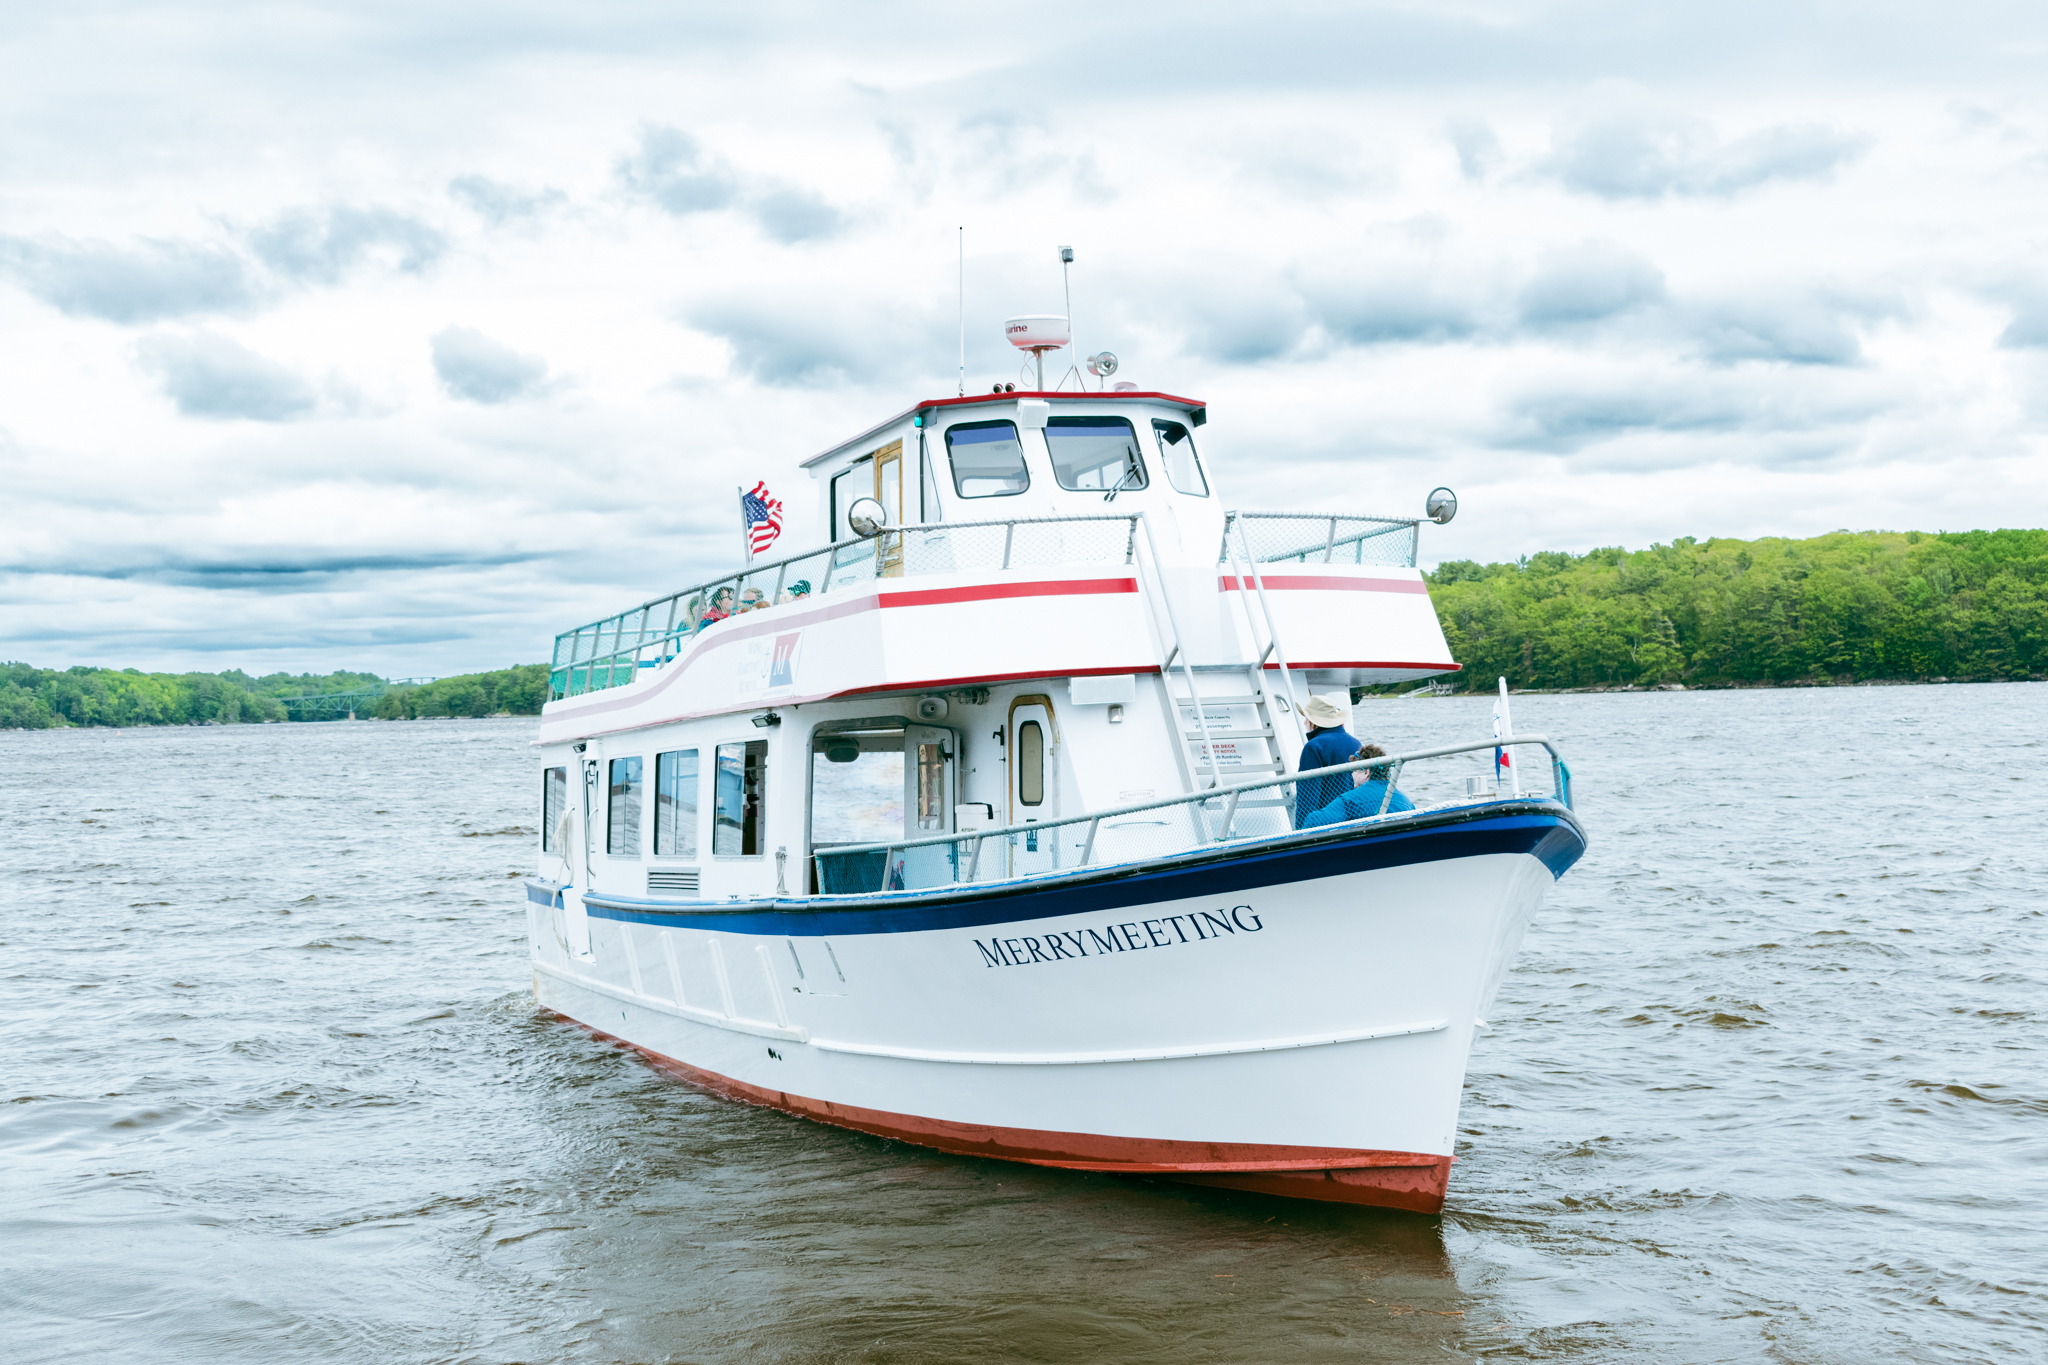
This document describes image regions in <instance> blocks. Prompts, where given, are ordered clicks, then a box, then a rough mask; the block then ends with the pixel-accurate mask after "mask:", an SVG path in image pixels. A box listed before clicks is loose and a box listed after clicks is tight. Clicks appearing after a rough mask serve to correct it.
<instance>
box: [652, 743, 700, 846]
mask: <svg viewBox="0 0 2048 1365" xmlns="http://www.w3.org/2000/svg"><path fill="white" fill-rule="evenodd" d="M654 856H655V857H657V858H694V857H696V856H697V751H696V750H695V749H680V750H677V751H676V752H674V753H667V754H656V755H655V756H654Z"/></svg>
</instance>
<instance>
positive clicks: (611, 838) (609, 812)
mask: <svg viewBox="0 0 2048 1365" xmlns="http://www.w3.org/2000/svg"><path fill="white" fill-rule="evenodd" d="M641 786H642V783H641V780H640V760H639V759H638V758H615V759H613V760H612V780H611V787H610V792H609V800H608V803H607V808H606V819H605V835H604V851H605V852H606V853H608V854H610V855H611V856H612V857H614V858H637V857H639V856H640V798H641Z"/></svg>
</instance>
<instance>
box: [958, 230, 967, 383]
mask: <svg viewBox="0 0 2048 1365" xmlns="http://www.w3.org/2000/svg"><path fill="white" fill-rule="evenodd" d="M958 297H959V300H960V396H961V397H962V398H965V397H966V396H967V227H966V225H965V224H964V223H963V224H962V225H961V227H960V279H959V289H958Z"/></svg>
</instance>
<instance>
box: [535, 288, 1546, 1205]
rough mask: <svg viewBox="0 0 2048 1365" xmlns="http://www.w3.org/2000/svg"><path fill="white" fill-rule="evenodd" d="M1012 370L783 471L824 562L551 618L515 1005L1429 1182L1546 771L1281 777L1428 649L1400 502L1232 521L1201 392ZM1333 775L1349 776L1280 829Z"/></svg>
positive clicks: (856, 1111)
mask: <svg viewBox="0 0 2048 1365" xmlns="http://www.w3.org/2000/svg"><path fill="white" fill-rule="evenodd" d="M1028 321H1029V323H1031V324H1032V325H1033V326H1036V327H1037V328H1038V331H1036V332H1033V331H1032V330H1031V327H1029V326H1027V328H1026V329H1025V338H1024V341H1022V342H1020V343H1019V344H1028V343H1030V342H1034V341H1036V342H1038V343H1040V345H1041V347H1042V346H1043V343H1044V341H1045V337H1044V336H1043V332H1044V330H1045V327H1044V324H1045V323H1046V322H1047V320H1044V319H1036V320H1028ZM1051 321H1052V322H1059V321H1060V320H1057V319H1054V320H1051ZM1012 335H1013V338H1014V337H1015V336H1016V329H1015V327H1014V326H1013V328H1012ZM1064 341H1065V338H1064V337H1063V336H1061V337H1059V338H1058V339H1057V344H1064ZM1040 353H1041V355H1042V354H1043V349H1041V351H1040ZM1040 383H1041V387H1040V388H1038V389H1036V390H1032V391H1026V392H1015V391H1008V390H1004V391H998V392H995V393H991V394H988V395H975V396H959V397H953V398H942V399H933V400H928V401H925V402H921V403H918V404H917V405H915V406H913V407H911V408H908V409H905V410H904V411H903V412H901V413H899V414H897V415H896V416H894V417H892V418H890V419H888V420H887V421H884V422H881V423H878V424H877V425H875V426H873V427H871V428H869V429H868V430H866V431H864V432H862V433H861V434H860V435H859V436H857V437H855V438H853V439H851V440H849V441H847V442H845V443H843V444H841V445H838V446H835V447H833V448H832V449H830V450H827V451H825V452H824V453H822V454H820V455H818V456H816V457H814V458H813V459H811V460H809V461H807V462H806V465H805V467H806V468H807V469H809V470H810V471H811V472H812V473H813V474H814V475H815V476H816V477H817V478H818V479H819V480H821V482H822V483H823V485H824V488H823V492H824V494H825V496H824V497H823V498H822V499H821V501H822V503H823V508H824V519H825V522H826V525H825V527H824V528H823V529H824V540H825V542H826V543H825V544H824V546H823V547H822V548H820V549H816V550H813V551H809V552H807V553H805V554H801V555H797V556H793V557H789V558H783V559H774V560H757V561H756V562H754V563H751V564H750V565H748V566H747V567H746V568H745V569H743V570H741V571H739V572H736V573H734V574H732V575H729V576H727V577H725V578H722V579H718V580H714V581H712V582H709V583H704V584H700V585H697V586H694V587H691V588H688V589H685V590H683V591H681V592H677V593H672V594H670V595H668V596H665V597H661V598H657V599H654V600H652V601H650V602H647V603H644V604H642V605H640V606H638V607H635V608H633V609H632V610H631V611H628V612H624V613H621V614H619V615H617V616H612V617H608V618H606V619H604V620H602V621H598V622H595V623H593V624H591V625H588V626H584V627H582V628H580V629H577V630H574V631H569V632H565V633H564V634H563V635H561V636H560V637H558V638H557V640H556V647H555V656H554V666H553V675H552V676H553V682H552V696H553V699H552V700H551V701H550V702H549V703H548V705H547V706H546V708H545V709H544V711H543V713H542V720H541V730H540V737H539V740H538V749H539V754H540V767H541V770H542V771H541V777H542V792H541V802H542V821H541V828H542V836H541V850H540V865H539V869H538V876H537V877H536V878H535V879H534V880H533V881H532V882H530V883H529V884H528V899H529V907H528V909H529V919H530V931H531V939H532V949H533V968H534V990H535V995H536V997H537V998H538V1000H539V1001H540V1003H541V1004H542V1005H544V1006H545V1007H547V1008H549V1009H551V1010H554V1011H557V1012H559V1013H561V1014H563V1015H566V1016H568V1017H569V1018H571V1019H574V1020H576V1021H578V1022H580V1023H582V1024H584V1025H585V1026H587V1027H589V1028H592V1029H594V1030H597V1031H600V1032H602V1033H605V1034H607V1035H611V1036H613V1037H616V1038H619V1039H621V1040H623V1041H625V1042H627V1043H630V1044H632V1045H633V1046H635V1047H638V1048H640V1049H641V1050H643V1051H644V1052H646V1053H648V1054H649V1055H650V1056H652V1057H654V1058H656V1059H657V1060H659V1061H660V1062H661V1063H663V1064H664V1065H667V1066H669V1067H671V1068H673V1069H675V1070H676V1071H678V1072H680V1073H681V1074H683V1075H685V1076H687V1077H689V1078H691V1079H693V1080H695V1081H697V1082H699V1083H701V1084H703V1085H706V1086H709V1087H711V1088H713V1089H715V1090H717V1091H719V1092H721V1093H723V1094H726V1095H729V1096H732V1097H734V1098H738V1099H744V1100H749V1101H752V1102H754V1103H759V1104H766V1105H770V1106H773V1107H775V1108H778V1109H783V1110H786V1111H788V1112H791V1113H795V1114H802V1115H805V1116H807V1117H811V1118H816V1119H820V1120H822V1121H825V1122H828V1123H834V1124H839V1125H842V1126H845V1127H850V1128H857V1129H860V1130H863V1131H866V1132H871V1133H876V1134H881V1135H884V1136H889V1137H896V1138H901V1139H903V1140H905V1141H908V1142H914V1143H919V1144H922V1145H925V1146H930V1147H936V1148H940V1149H942V1150H946V1151H952V1152H959V1153H966V1154H972V1155H979V1156H987V1157H997V1158H1002V1159H1006V1160H1013V1161H1023V1162H1030V1163H1034V1164H1039V1165H1049V1166H1061V1167H1067V1168H1070V1169H1079V1170H1096V1171H1116V1172H1124V1173H1131V1174H1146V1175H1155V1176H1167V1177H1172V1178H1174V1179H1179V1180H1188V1181H1195V1182H1199V1183H1208V1184H1216V1185H1228V1186H1233V1187H1237V1188H1241V1189H1252V1190H1262V1191H1267V1192H1271V1193H1276V1194H1287V1195H1297V1196H1301V1197H1306V1198H1312V1199H1326V1200H1338V1201H1343V1202H1350V1203H1359V1204H1376V1205H1383V1206H1389V1207H1395V1208H1403V1209H1414V1210H1420V1211H1434V1210H1436V1209H1439V1208H1440V1207H1441V1206H1442V1203H1443V1198H1444V1192H1445V1187H1446V1182H1447V1180H1448V1178H1449V1172H1450V1165H1451V1159H1452V1156H1451V1154H1452V1150H1453V1146H1454V1142H1455V1131H1456V1119H1457V1111H1458V1100H1459V1093H1460V1091H1461V1089H1462V1086H1463V1081H1464V1071H1465V1064H1466V1058H1467V1056H1468V1054H1469V1051H1470V1047H1471V1042H1472V1037H1473V1033H1474V1030H1475V1028H1476V1027H1477V1026H1478V1025H1479V1024H1480V1023H1482V1022H1483V1019H1484V1016H1485V1012H1486V1009H1487V1007H1488V1004H1489V1002H1490V1001H1491V1000H1492V998H1493V995H1494V992H1495V991H1496V990H1497V988H1498V987H1499V985H1500V982H1501V978H1502V976H1503V975H1504V974H1505V972H1506V970H1507V967H1508V965H1509V962H1510V961H1511V959H1512V957H1513V955H1514V953H1515V951H1516V948H1517V945H1518V944H1519V942H1520V939H1521V935H1522V931H1523V928H1524V926H1525V925H1526V924H1527V922H1528V919H1529V917H1530V915H1531V914H1532V913H1533V912H1534V910H1535V909H1536V907H1537V906H1538V905H1539V904H1540V903H1541V901H1542V898H1543V895H1544V893H1545V892H1546V890H1547V889H1548V888H1549V886H1550V884H1551V882H1552V881H1553V880H1554V879H1555V878H1556V877H1558V876H1561V875H1563V873H1564V871H1565V870H1566V869H1567V868H1569V867H1570V866H1571V865H1572V863H1573V862H1575V861H1576V860H1577V858H1578V857H1579V856H1580V854H1581V853H1582V852H1583V851H1584V848H1585V837H1584V832H1583V830H1582V828H1581V826H1580V824H1579V822H1578V820H1577V818H1576V817H1575V816H1574V815H1573V814H1572V812H1571V809H1570V790H1569V774H1568V772H1567V771H1566V769H1565V767H1564V764H1563V762H1562V760H1561V759H1560V758H1559V757H1558V756H1557V754H1556V751H1555V750H1554V748H1552V746H1550V744H1549V742H1548V741H1547V740H1545V739H1544V738H1543V737H1542V736H1519V737H1517V736H1505V737H1497V736H1488V737H1482V738H1477V739H1474V740H1472V741H1470V742H1467V743H1462V744H1449V745H1446V746H1442V747H1438V748H1432V749H1428V750H1424V751H1419V752H1414V753H1409V754H1397V755H1391V756H1383V757H1378V758H1374V759H1371V760H1368V761H1365V762H1354V763H1349V764H1344V765H1341V766H1339V767H1334V768H1332V767H1318V768H1316V769H1315V770H1314V771H1312V772H1310V773H1308V774H1306V775H1304V774H1303V773H1300V772H1298V771H1296V766H1295V765H1296V762H1297V757H1298V755H1299V754H1300V752H1301V749H1302V746H1303V744H1304V743H1305V741H1306V740H1307V738H1308V730H1307V728H1306V726H1305V724H1304V720H1303V712H1304V706H1305V703H1306V702H1307V701H1308V700H1309V698H1310V694H1311V692H1312V691H1314V692H1317V693H1321V694H1323V695H1325V696H1326V697H1327V696H1329V695H1333V694H1335V695H1338V696H1339V698H1340V700H1341V699H1342V694H1343V693H1344V692H1345V691H1346V690H1348V689H1349V688H1351V687H1354V686H1357V685H1360V684H1366V683H1382V682H1395V681H1401V680H1405V679H1419V678H1425V677H1429V676H1432V675H1437V674H1441V673H1445V672H1449V671H1452V670H1454V669H1455V668H1456V667H1457V665H1456V664H1455V663H1453V662H1452V661H1451V660H1450V658H1449V651H1448V649H1447V648H1446V646H1445V643H1444V639H1443V636H1442V633H1441V631H1440V630H1439V628H1438V626H1437V622H1436V617H1435V613H1434V611H1433V609H1432V607H1431V605H1430V601H1429V597H1428V590H1427V587H1426V585H1425V584H1424V582H1423V579H1422V576H1421V574H1420V573H1419V572H1418V571H1417V569H1416V567H1415V562H1416V549H1417V543H1418V539H1419V535H1420V522H1419V520H1417V519H1402V518H1390V517H1373V516H1354V515H1348V514H1328V513H1315V514H1284V513H1259V512H1231V511H1226V510H1225V509H1224V508H1223V506H1222V504H1221V502H1220V501H1219V499H1218V498H1217V496H1216V494H1215V492H1214V490H1213V488H1212V487H1211V484H1210V481H1209V475H1208V471H1207V470H1206V469H1205V467H1204V465H1203V462H1202V459H1201V457H1200V456H1199V455H1198V454H1197V451H1196V440H1195V433H1196V432H1197V431H1198V430H1200V428H1201V427H1202V426H1203V425H1204V424H1205V423H1206V421H1207V417H1208V409H1207V407H1206V405H1205V404H1203V403H1201V402H1200V401H1197V400H1194V399H1189V398H1183V397H1179V396H1176V395H1173V394H1168V393H1162V392H1149V391H1139V390H1137V389H1136V388H1135V387H1133V386H1130V385H1127V384H1126V385H1118V386H1117V387H1116V388H1115V389H1111V388H1109V387H1108V386H1107V382H1106V378H1105V383H1104V386H1103V387H1101V388H1098V389H1094V390H1089V389H1086V388H1082V389H1079V390H1067V391H1046V390H1045V389H1043V387H1042V380H1041V381H1040ZM751 496H753V497H755V500H756V501H755V503H754V504H753V506H754V509H755V513H756V515H755V516H754V517H753V518H752V519H753V520H755V521H757V522H759V521H761V520H763V519H764V518H770V519H772V510H771V509H769V508H768V507H767V504H766V502H765V497H766V494H765V490H764V489H760V488H757V489H756V493H755V494H754V495H751ZM1451 505H1453V506H1454V504H1451ZM1438 515H1440V516H1442V519H1448V517H1447V516H1443V514H1441V513H1439V514H1438ZM1518 745H1519V746H1522V747H1521V749H1520V750H1519V753H1520V754H1521V755H1522V756H1524V757H1527V756H1531V755H1533V754H1534V753H1535V752H1536V751H1537V750H1539V749H1540V750H1543V751H1545V753H1546V757H1547V758H1548V760H1549V761H1548V762H1547V763H1544V764H1540V765H1539V766H1540V767H1541V769H1542V770H1543V771H1544V774H1545V781H1546V786H1547V790H1546V791H1545V792H1544V793H1542V794H1535V793H1533V792H1532V793H1528V794H1524V793H1523V792H1522V791H1521V790H1520V783H1521V781H1522V780H1523V779H1522V773H1523V770H1524V769H1523V765H1522V764H1520V763H1514V764H1511V765H1510V766H1508V767H1506V768H1501V767H1499V766H1498V763H1497V760H1496V753H1497V752H1505V753H1510V754H1512V753H1516V752H1517V750H1516V746H1518ZM1497 772H1498V773H1505V774H1506V775H1505V776H1500V777H1496V776H1495V775H1494V774H1496V773H1497ZM1353 774H1361V775H1364V776H1370V777H1377V778H1380V779H1382V782H1381V785H1380V786H1377V787H1370V788H1360V789H1358V790H1360V791H1361V792H1377V791H1384V792H1385V793H1387V795H1386V796H1385V797H1381V798H1377V804H1375V803H1374V802H1373V801H1367V802H1365V803H1364V807H1361V808H1360V809H1359V810H1357V811H1355V812H1354V811H1350V810H1349V808H1348V807H1347V808H1346V812H1345V813H1346V814H1348V815H1350V816H1351V817H1352V818H1342V819H1338V820H1336V821H1335V822H1334V823H1328V824H1320V825H1313V826H1309V827H1298V826H1301V825H1302V824H1303V822H1304V821H1306V820H1307V819H1308V817H1309V816H1310V814H1311V811H1312V810H1313V809H1317V808H1320V807H1322V806H1323V805H1324V803H1325V801H1326V800H1327V799H1328V798H1329V797H1330V796H1331V795H1332V794H1335V793H1342V792H1345V791H1349V790H1351V788H1350V783H1351V781H1352V777H1353ZM1333 778H1335V779H1336V780H1335V781H1332V779H1333ZM1397 786H1399V787H1402V788H1403V789H1404V790H1406V791H1408V792H1410V793H1412V794H1414V795H1415V796H1416V798H1417V802H1416V807H1415V809H1412V810H1399V811H1397V810H1394V809H1393V808H1392V807H1393V805H1394V804H1395V803H1394V802H1393V801H1392V797H1391V793H1392V792H1393V791H1394V790H1395V789H1396V787H1397ZM1354 804H1356V802H1355V801H1354Z"/></svg>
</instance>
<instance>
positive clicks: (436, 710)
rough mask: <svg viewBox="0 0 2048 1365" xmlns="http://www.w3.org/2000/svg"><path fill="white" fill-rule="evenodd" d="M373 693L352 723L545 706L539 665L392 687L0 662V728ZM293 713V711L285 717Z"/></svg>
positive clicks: (119, 720)
mask: <svg viewBox="0 0 2048 1365" xmlns="http://www.w3.org/2000/svg"><path fill="white" fill-rule="evenodd" d="M352 692H361V693H374V695H366V696H364V697H362V698H361V699H360V702H359V703H357V704H355V705H356V709H355V714H356V715H357V716H358V717H362V718H370V717H374V718H376V719H378V720H418V719H422V718H427V717H434V716H497V715H514V716H537V715H539V714H540V707H541V703H542V702H544V701H546V700H547V695H548V669H547V665H546V664H521V665H518V666H516V667H513V668H501V669H497V670H495V671H493V672H489V673H467V674H464V675H462V676H460V677H455V678H439V679H436V680H435V681H433V682H430V683H417V684H415V683H405V682H400V683H393V682H390V681H389V680H387V679H384V678H380V677H378V676H376V675H375V674H372V673H348V672H335V673H326V674H314V673H300V674H291V673H272V674H269V675H267V676H265V677H261V678H252V677H250V676H249V675H248V674H246V673H244V672H242V671H241V670H240V669H230V670H229V671H228V672H225V673H144V672H142V671H141V670H140V669H134V668H124V669H114V668H87V667H78V668H66V669H48V668H34V667H31V666H30V665H28V664H23V663H7V664H0V730H24V729H25V730H45V729H50V728H52V727H55V726H66V725H113V726H130V725H238V724H249V723H253V722H261V721H283V720H294V719H299V718H301V717H303V716H306V715H308V714H309V713H310V714H311V715H315V716H318V717H319V718H322V719H332V718H334V717H336V716H339V715H346V714H347V711H345V710H334V709H327V710H324V711H311V712H309V708H291V707H287V706H286V705H285V703H284V701H283V698H287V697H292V698H296V697H304V696H333V695H336V694H341V693H352ZM295 711H296V712H297V714H294V712H295Z"/></svg>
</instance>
